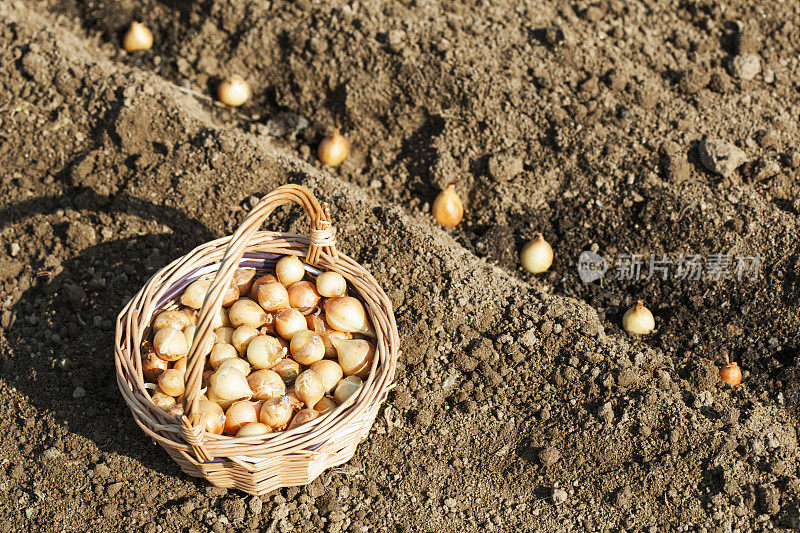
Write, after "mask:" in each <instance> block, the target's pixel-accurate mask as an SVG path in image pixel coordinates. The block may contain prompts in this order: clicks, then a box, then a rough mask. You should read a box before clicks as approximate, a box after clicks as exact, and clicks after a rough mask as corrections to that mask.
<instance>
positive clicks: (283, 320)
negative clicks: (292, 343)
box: [275, 309, 308, 341]
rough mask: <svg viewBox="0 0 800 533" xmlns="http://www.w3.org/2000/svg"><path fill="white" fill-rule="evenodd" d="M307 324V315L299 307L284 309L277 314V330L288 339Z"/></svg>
mask: <svg viewBox="0 0 800 533" xmlns="http://www.w3.org/2000/svg"><path fill="white" fill-rule="evenodd" d="M307 326H308V324H307V323H306V317H304V316H303V314H302V313H301V312H300V311H298V310H297V309H284V310H283V311H281V312H280V313H278V314H277V315H276V316H275V331H277V332H278V335H280V336H281V337H283V338H284V339H286V340H287V341H289V340H292V337H293V336H294V334H295V333H297V332H298V331H303V330H304V329H306V327H307Z"/></svg>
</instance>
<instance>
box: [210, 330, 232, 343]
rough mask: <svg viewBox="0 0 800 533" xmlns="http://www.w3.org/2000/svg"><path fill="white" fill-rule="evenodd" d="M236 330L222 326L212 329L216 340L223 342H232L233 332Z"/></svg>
mask: <svg viewBox="0 0 800 533" xmlns="http://www.w3.org/2000/svg"><path fill="white" fill-rule="evenodd" d="M234 331H236V330H235V329H233V328H232V327H229V326H222V327H221V328H217V329H215V330H214V335H216V336H217V342H221V343H224V344H233V342H232V341H233V332H234Z"/></svg>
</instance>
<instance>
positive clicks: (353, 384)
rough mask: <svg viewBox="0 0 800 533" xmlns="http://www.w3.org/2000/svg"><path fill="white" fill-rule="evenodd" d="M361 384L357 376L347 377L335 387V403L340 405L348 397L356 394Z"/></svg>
mask: <svg viewBox="0 0 800 533" xmlns="http://www.w3.org/2000/svg"><path fill="white" fill-rule="evenodd" d="M363 383H364V382H363V381H362V380H361V378H360V377H358V376H347V377H346V378H344V379H343V380H342V381H340V382H339V384H338V385H336V389H335V390H334V391H333V397H334V398H336V401H337V402H339V403H340V404H342V403H344V402H345V400H347V399H348V398H349V397H350V396H352V395H353V394H355V393H357V392H358V390H359V389H360V388H361V385H363Z"/></svg>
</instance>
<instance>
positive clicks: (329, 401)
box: [314, 396, 339, 415]
mask: <svg viewBox="0 0 800 533" xmlns="http://www.w3.org/2000/svg"><path fill="white" fill-rule="evenodd" d="M337 407H339V402H337V401H336V400H334V399H333V398H331V397H329V396H324V397H323V398H322V399H321V400H320V401H318V402H317V403H316V404H314V410H315V411H316V412H318V413H319V414H321V415H324V414H327V413H330V412H331V411H333V410H334V409H336V408H337Z"/></svg>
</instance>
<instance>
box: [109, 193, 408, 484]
mask: <svg viewBox="0 0 800 533" xmlns="http://www.w3.org/2000/svg"><path fill="white" fill-rule="evenodd" d="M292 202H293V203H297V204H299V205H300V206H302V207H303V209H304V210H305V211H306V213H307V214H308V216H309V218H310V219H311V231H310V238H306V237H303V236H300V235H294V234H286V233H274V232H266V231H259V228H260V227H261V225H262V223H263V222H264V220H265V219H266V218H267V217H268V216H269V215H270V214H271V213H272V212H273V211H274V210H275V209H276V208H278V207H280V206H282V205H284V204H287V203H292ZM284 255H297V256H301V257H303V256H305V261H306V263H308V264H309V265H313V266H316V267H317V269H319V270H317V271H322V270H332V271H335V272H339V273H340V274H342V276H344V278H345V279H346V280H347V283H348V285H349V287H350V292H351V294H354V295H356V296H358V297H359V298H360V299H361V300H362V302H363V303H364V306H365V309H366V310H367V313H368V315H369V317H370V319H371V321H372V324H373V327H374V329H375V332H376V334H377V341H376V346H377V350H376V355H375V359H374V361H373V364H372V369H371V371H370V375H369V377H368V378H367V379H366V380H364V384H363V386H362V387H361V389H360V390H359V391H358V393H356V394H354V395H353V396H351V397H350V398H348V399H347V401H345V402H344V403H343V404H342V405H341V406H339V407H338V408H337V409H336V411H335V412H333V413H332V414H329V415H326V416H322V417H319V418H317V419H315V420H312V421H311V422H308V423H306V424H304V425H302V426H299V427H297V428H294V429H292V430H289V431H282V432H278V433H270V434H268V435H264V436H257V437H229V436H224V435H215V434H211V433H207V432H205V431H204V429H203V428H204V427H205V422H204V420H203V416H202V414H201V413H199V411H198V404H199V400H200V396H201V391H200V385H201V381H202V372H203V368H204V366H205V355H204V354H208V353H209V352H210V349H211V344H213V342H214V341H213V331H212V321H213V318H214V316H215V315H216V314H217V312H218V311H219V308H220V307H221V305H222V300H223V296H224V292H225V288H226V287H228V286H229V285H230V283H231V280H232V279H233V274H234V272H235V271H236V269H238V268H239V267H240V266H265V265H267V264H269V262H270V260H272V261H274V260H275V259H278V258H280V257H281V256H284ZM311 270H316V269H313V267H312V268H311ZM214 271H216V274H215V275H214V280H213V282H212V284H211V287H210V288H209V292H208V294H207V295H206V298H205V301H204V303H203V306H202V308H201V309H200V314H199V317H198V326H197V330H196V332H195V337H194V341H193V343H192V346H191V348H190V349H189V355H188V360H187V368H186V374H185V387H186V393H185V395H184V399H183V409H184V413H185V414H184V416H183V417H181V418H180V419H178V418H177V417H174V416H172V415H169V414H167V413H166V412H164V411H162V410H161V409H159V408H158V407H156V406H155V405H154V404H153V402H152V401H151V400H150V395H149V394H148V392H147V389H146V388H145V386H144V385H145V382H144V378H143V375H142V357H141V351H140V347H141V343H142V340H144V339H146V338H147V335H149V333H150V323H151V321H152V318H153V316H154V315H155V314H156V313H157V312H158V311H160V310H161V309H163V308H164V307H165V306H170V305H174V302H175V301H176V300H177V298H178V297H179V296H180V293H181V292H182V290H183V289H184V288H185V287H186V286H188V285H189V283H191V282H192V281H194V280H195V279H198V278H199V277H201V276H204V275H205V276H207V275H208V274H209V273H212V272H214ZM399 342H400V341H399V337H398V333H397V325H396V323H395V319H394V313H393V311H392V305H391V302H390V301H389V299H388V297H387V296H386V294H385V293H384V292H383V290H382V289H381V288H380V286H379V285H378V283H377V281H376V280H375V279H374V278H373V277H372V276H371V275H370V274H369V273H368V272H367V271H366V270H364V269H363V268H362V267H361V266H359V265H358V263H356V262H355V261H353V260H352V259H350V258H349V257H347V256H346V255H344V254H341V253H339V252H338V251H337V250H336V240H335V235H334V230H333V227H332V226H331V219H330V213H329V211H328V209H327V206H322V205H320V203H319V202H318V201H317V199H316V198H314V196H313V195H312V194H311V192H310V191H309V190H308V189H307V188H305V187H302V186H299V185H284V186H281V187H278V188H277V189H275V190H274V191H272V192H271V193H269V194H267V195H266V196H265V197H264V198H262V200H261V201H260V202H259V203H258V204H257V205H256V206H255V207H254V208H253V210H252V211H251V212H250V213H249V214H248V216H247V217H246V218H245V220H244V222H243V223H242V225H241V227H239V229H238V230H237V231H236V232H235V233H234V234H233V235H232V236H230V237H225V238H222V239H217V240H215V241H211V242H208V243H206V244H203V245H201V246H198V247H197V248H195V249H194V250H192V251H191V252H190V253H189V254H187V255H185V256H183V257H181V258H179V259H177V260H175V261H173V262H172V263H170V264H169V265H167V266H166V267H164V268H162V269H161V270H160V271H158V272H157V273H156V274H155V275H154V276H153V277H152V278H151V279H150V280H149V281H148V283H147V284H146V285H145V286H144V287H143V288H142V290H140V291H139V293H138V294H137V295H136V296H134V297H133V299H131V301H130V302H129V303H128V304H127V305H126V306H125V308H124V309H123V310H122V312H121V313H120V315H119V317H118V318H117V327H116V336H115V350H114V352H115V364H116V369H117V383H118V385H119V389H120V391H121V392H122V395H123V397H124V398H125V401H126V402H127V404H128V406H129V407H130V409H131V412H132V414H133V417H134V420H135V421H136V423H137V424H138V425H139V427H141V428H142V430H143V431H144V432H145V433H146V434H147V435H148V436H150V437H151V438H152V439H153V440H154V441H155V442H157V443H158V444H159V445H161V447H163V448H164V449H165V450H166V451H167V452H168V453H169V454H170V455H171V456H172V457H173V458H174V459H175V461H176V462H177V463H178V464H179V465H180V466H181V468H182V469H183V471H184V472H186V473H187V474H189V475H192V476H197V477H204V478H206V479H208V480H209V481H210V482H211V483H213V484H214V485H217V486H220V487H226V488H237V489H239V490H242V491H245V492H248V493H250V494H256V495H259V494H264V493H267V492H270V491H272V490H275V489H277V488H280V487H288V486H295V485H304V484H306V483H309V482H311V481H312V480H314V479H315V478H316V477H317V476H318V475H319V474H320V473H322V472H323V471H324V470H325V469H327V468H330V467H333V466H337V465H340V464H342V463H345V462H347V461H348V460H349V459H350V458H351V457H352V456H353V453H354V452H355V448H356V446H357V445H358V443H359V442H361V441H362V440H363V439H364V438H365V437H366V435H367V433H368V432H369V429H370V427H371V426H372V423H373V422H374V420H375V416H376V415H377V412H378V409H379V408H380V405H381V403H382V402H383V401H384V400H385V399H386V394H387V392H388V390H389V389H390V388H391V387H392V381H393V379H394V371H395V365H396V361H397V354H398V347H399Z"/></svg>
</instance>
